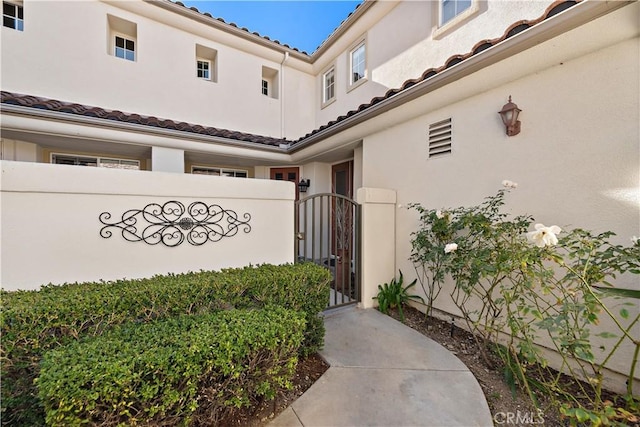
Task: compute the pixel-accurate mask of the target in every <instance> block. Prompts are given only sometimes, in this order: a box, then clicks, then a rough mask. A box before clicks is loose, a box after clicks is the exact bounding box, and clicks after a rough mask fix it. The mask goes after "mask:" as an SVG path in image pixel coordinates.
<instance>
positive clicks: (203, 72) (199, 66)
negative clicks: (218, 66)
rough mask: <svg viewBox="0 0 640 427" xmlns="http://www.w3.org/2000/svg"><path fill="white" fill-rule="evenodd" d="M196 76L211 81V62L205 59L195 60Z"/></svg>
mask: <svg viewBox="0 0 640 427" xmlns="http://www.w3.org/2000/svg"><path fill="white" fill-rule="evenodd" d="M196 75H197V76H198V78H199V79H204V80H211V61H207V60H206V59H197V60H196Z"/></svg>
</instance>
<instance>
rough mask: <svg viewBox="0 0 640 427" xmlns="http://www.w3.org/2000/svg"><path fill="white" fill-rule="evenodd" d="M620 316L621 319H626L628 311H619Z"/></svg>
mask: <svg viewBox="0 0 640 427" xmlns="http://www.w3.org/2000/svg"><path fill="white" fill-rule="evenodd" d="M620 316H622V318H623V319H628V318H629V310H627V309H626V308H623V309H620Z"/></svg>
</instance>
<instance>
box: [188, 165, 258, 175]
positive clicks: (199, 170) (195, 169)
mask: <svg viewBox="0 0 640 427" xmlns="http://www.w3.org/2000/svg"><path fill="white" fill-rule="evenodd" d="M191 173H192V174H194V175H211V176H232V177H235V178H247V177H248V176H249V172H248V171H247V170H244V169H228V168H210V167H207V166H191Z"/></svg>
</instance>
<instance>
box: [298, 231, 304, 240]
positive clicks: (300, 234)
mask: <svg viewBox="0 0 640 427" xmlns="http://www.w3.org/2000/svg"><path fill="white" fill-rule="evenodd" d="M296 239H298V240H304V233H298V234H296Z"/></svg>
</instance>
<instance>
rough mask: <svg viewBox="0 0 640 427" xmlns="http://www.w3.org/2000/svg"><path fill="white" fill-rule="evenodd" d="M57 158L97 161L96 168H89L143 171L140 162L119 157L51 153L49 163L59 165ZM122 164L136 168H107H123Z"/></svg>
mask: <svg viewBox="0 0 640 427" xmlns="http://www.w3.org/2000/svg"><path fill="white" fill-rule="evenodd" d="M56 156H60V157H67V158H76V159H85V160H89V161H95V164H96V165H95V166H89V167H98V168H108V169H126V170H141V169H140V160H135V159H125V158H119V157H103V156H91V155H85V154H75V153H51V154H50V155H49V162H50V163H51V164H59V163H56V162H55V157H56ZM114 162H117V163H114ZM122 162H126V163H129V164H130V166H133V165H134V164H135V166H134V167H118V166H116V167H114V166H107V165H119V166H122ZM74 166H88V165H74Z"/></svg>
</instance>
